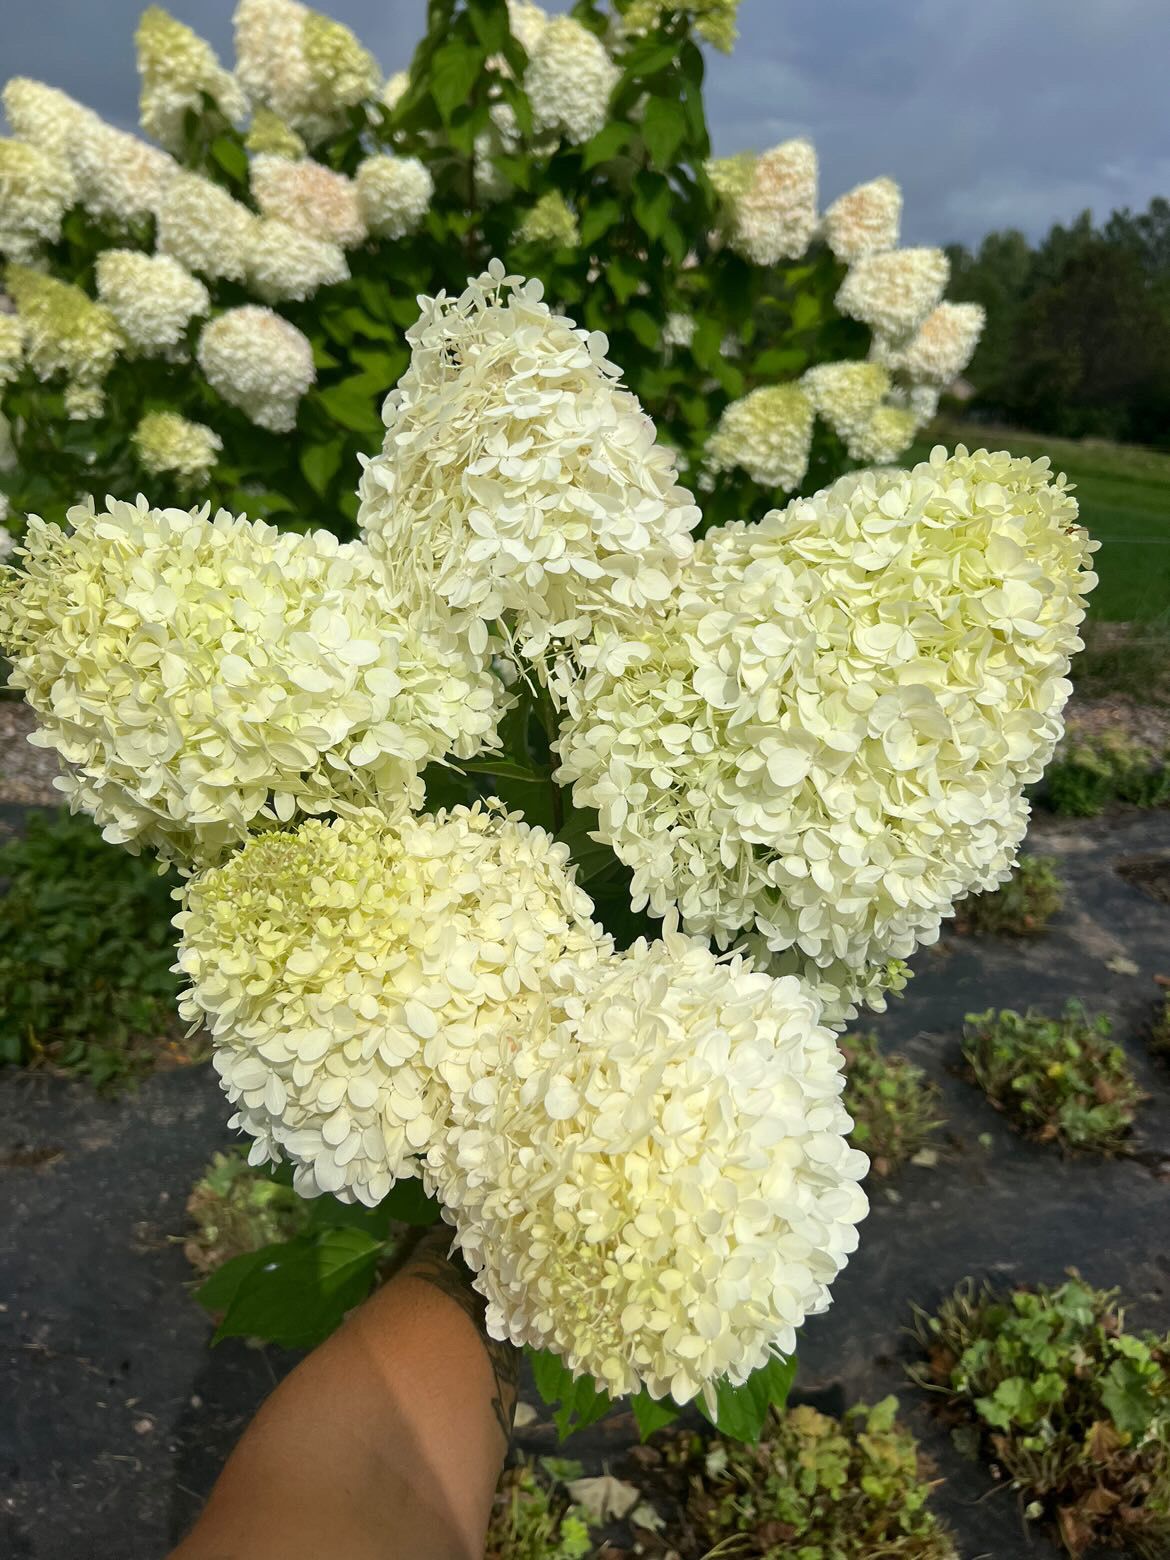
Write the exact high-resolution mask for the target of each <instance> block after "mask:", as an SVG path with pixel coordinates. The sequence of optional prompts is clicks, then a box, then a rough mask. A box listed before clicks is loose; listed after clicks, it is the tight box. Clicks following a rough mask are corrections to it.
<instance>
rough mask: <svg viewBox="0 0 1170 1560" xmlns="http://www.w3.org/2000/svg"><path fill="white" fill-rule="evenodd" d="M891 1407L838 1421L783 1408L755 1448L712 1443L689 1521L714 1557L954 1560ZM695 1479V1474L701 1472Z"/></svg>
mask: <svg viewBox="0 0 1170 1560" xmlns="http://www.w3.org/2000/svg"><path fill="white" fill-rule="evenodd" d="M897 1411H898V1403H897V1399H896V1398H893V1397H888V1398H886V1399H884V1400H883V1401H882V1402H881V1403H877V1404H875V1405H874V1406H873V1407H872V1408H869V1407H866V1406H865V1405H863V1404H858V1405H857V1406H856V1407H855V1408H852V1409H850V1410H848V1411H847V1412H846V1413H845V1414H844V1415H843V1417H842V1418H841V1419H839V1420H838V1419H832V1418H830V1417H829V1416H828V1415H826V1414H822V1413H819V1412H818V1411H817V1410H816V1409H814V1408H810V1407H808V1406H800V1407H797V1408H792V1409H789V1410H788V1412H787V1413H784V1414H781V1415H779V1416H778V1417H777V1418H776V1419H775V1420H774V1422H773V1423H772V1424H770V1425H769V1426H768V1429H767V1432H766V1434H765V1436H764V1439H763V1440H762V1441H761V1442H760V1444H759V1445H758V1446H754V1447H745V1446H740V1445H736V1444H734V1443H731V1442H723V1441H715V1442H712V1443H711V1444H710V1445H709V1446H708V1447H707V1448H706V1449H705V1451H704V1452H703V1454H702V1461H701V1462H699V1459H698V1457H696V1458H695V1461H696V1462H697V1463H698V1468H697V1469H696V1470H695V1471H694V1472H693V1474H692V1481H691V1492H690V1498H689V1500H688V1503H687V1516H688V1518H689V1520H690V1521H691V1522H692V1523H693V1524H694V1526H695V1527H696V1528H697V1530H698V1531H699V1533H700V1534H701V1535H702V1537H703V1538H704V1539H705V1540H706V1541H707V1542H708V1543H710V1544H716V1545H718V1546H719V1547H718V1553H719V1554H720V1555H727V1556H732V1555H736V1556H739V1555H742V1556H760V1557H763V1560H957V1551H956V1549H955V1546H954V1543H953V1541H952V1539H951V1537H950V1534H949V1533H948V1532H947V1530H946V1528H945V1527H944V1526H943V1525H942V1523H941V1522H940V1521H939V1519H938V1518H937V1517H936V1516H935V1514H934V1513H933V1511H931V1509H930V1507H929V1505H928V1503H927V1502H928V1498H929V1495H930V1492H931V1489H932V1488H933V1487H934V1484H933V1482H932V1480H931V1478H930V1474H929V1471H928V1470H927V1468H926V1466H925V1465H924V1463H923V1460H922V1458H921V1456H920V1454H919V1450H918V1445H917V1442H916V1441H915V1440H914V1437H913V1436H912V1435H911V1434H910V1433H909V1431H907V1430H905V1429H903V1428H902V1426H901V1425H899V1424H898V1422H897V1420H896V1418H895V1416H896V1414H897ZM699 1470H701V1471H699Z"/></svg>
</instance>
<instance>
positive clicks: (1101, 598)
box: [911, 421, 1170, 622]
mask: <svg viewBox="0 0 1170 1560" xmlns="http://www.w3.org/2000/svg"><path fill="white" fill-rule="evenodd" d="M930 432H931V434H932V435H933V437H932V438H930V439H928V440H927V441H926V442H925V443H923V442H922V441H920V442H919V443H918V444H917V445H915V447H914V449H913V450H912V451H911V455H912V456H913V458H914V459H916V460H921V459H923V458H925V456H926V455H927V453H929V449H930V445H931V444H932V443H940V444H945V445H946V446H947V448H948V449H951V448H953V447H954V446H955V445H956V444H959V443H963V444H966V445H967V446H968V448H970V449H980V448H988V449H1008V450H1010V451H1011V452H1012V454H1013V455H1031V456H1037V455H1047V456H1049V457H1050V459H1051V461H1052V465H1053V468H1054V469H1055V470H1057V471H1063V472H1064V473H1065V474H1066V475H1067V477H1068V478H1069V480H1070V482H1073V483H1074V484H1075V485H1076V496H1077V500H1078V502H1079V503H1080V506H1081V518H1082V520H1083V521H1084V523H1085V524H1086V525H1087V526H1088V528H1089V530H1090V532H1091V533H1092V534H1093V535H1094V536H1095V537H1096V538H1097V539H1098V540H1099V541H1100V543H1101V550H1100V552H1098V553H1097V554H1096V568H1097V572H1098V574H1099V575H1100V576H1101V582H1100V584H1099V585H1098V586H1097V589H1096V590H1095V591H1094V592H1093V594H1092V596H1091V597H1090V598H1089V599H1090V612H1091V615H1092V617H1093V618H1096V619H1097V620H1098V621H1103V620H1108V621H1111V622H1149V621H1150V620H1151V619H1154V618H1159V617H1163V618H1170V455H1162V454H1159V453H1158V452H1157V451H1156V450H1146V449H1140V448H1138V447H1136V446H1134V445H1127V444H1108V443H1106V442H1105V441H1104V440H1098V439H1090V440H1085V441H1084V442H1080V441H1074V440H1072V439H1049V438H1046V437H1045V436H1044V435H1043V434H1036V433H1018V432H1016V431H1015V430H1014V429H1010V428H994V427H987V426H982V425H978V424H974V423H970V424H963V423H960V422H950V421H947V422H942V421H940V422H939V423H938V424H937V425H936V426H935V427H934V428H932V429H931V430H930Z"/></svg>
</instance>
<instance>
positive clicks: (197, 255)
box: [155, 172, 256, 282]
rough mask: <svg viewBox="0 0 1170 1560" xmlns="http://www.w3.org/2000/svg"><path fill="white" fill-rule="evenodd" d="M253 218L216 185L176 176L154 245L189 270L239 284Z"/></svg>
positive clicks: (198, 177) (195, 177)
mask: <svg viewBox="0 0 1170 1560" xmlns="http://www.w3.org/2000/svg"><path fill="white" fill-rule="evenodd" d="M255 226H256V218H255V216H254V215H253V214H252V212H250V211H249V210H248V208H247V206H243V205H241V204H240V202H239V201H237V200H233V199H232V197H231V196H230V195H229V194H228V192H227V191H226V190H225V189H223V188H222V187H221V186H220V185H218V184H214V183H212V181H211V180H210V179H205V178H204V177H203V175H202V174H200V173H187V172H183V173H180V174H179V176H178V177H177V178H175V179H172V180H171V182H170V184H169V185H168V187H167V189H166V191H165V193H164V195H163V197H162V200H161V201H160V202H159V207H158V229H157V235H156V239H155V242H156V245H157V247H158V249H159V250H160V251H161V252H162V253H163V254H166V255H172V256H173V257H174V258H175V259H176V260H178V261H180V262H181V263H182V264H183V265H185V266H186V267H187V269H188V270H189V271H199V272H201V273H202V274H203V275H204V276H208V277H211V278H212V279H213V280H217V279H223V280H224V281H229V282H242V281H243V280H244V277H245V275H246V274H247V269H248V258H249V253H250V249H251V245H252V235H253V229H254V228H255Z"/></svg>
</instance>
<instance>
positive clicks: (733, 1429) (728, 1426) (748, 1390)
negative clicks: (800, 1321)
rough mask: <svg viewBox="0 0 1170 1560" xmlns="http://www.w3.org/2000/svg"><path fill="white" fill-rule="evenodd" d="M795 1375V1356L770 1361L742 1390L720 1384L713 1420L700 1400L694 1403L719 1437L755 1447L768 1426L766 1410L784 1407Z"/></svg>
mask: <svg viewBox="0 0 1170 1560" xmlns="http://www.w3.org/2000/svg"><path fill="white" fill-rule="evenodd" d="M795 1375H796V1356H795V1355H793V1356H792V1358H791V1359H787V1360H785V1359H773V1360H769V1361H768V1363H767V1364H766V1365H761V1367H760V1368H759V1370H757V1371H755V1372H753V1374H752V1375H750V1376H749V1377H748V1379H747V1380H746V1381H745V1382H744V1384H743V1386H742V1387H733V1386H730V1385H729V1384H728V1383H727V1382H726V1381H721V1382H720V1383H719V1386H718V1389H717V1396H716V1405H715V1414H714V1417H712V1416H711V1414H710V1413H709V1412H708V1410H707V1405H706V1404H705V1403H704V1401H703V1399H702V1398H701V1397H700V1398H697V1399H696V1400H695V1401H696V1403H697V1405H698V1408H699V1411H700V1413H701V1414H702V1415H703V1417H704V1419H708V1420H710V1422H711V1423H712V1424H713V1425H714V1426H715V1428H716V1429H717V1430H718V1431H719V1432H720V1434H721V1435H726V1436H730V1437H731V1439H732V1440H733V1441H750V1442H752V1443H753V1444H754V1443H755V1442H756V1441H758V1440H759V1439H760V1433H761V1431H762V1430H763V1428H764V1425H765V1424H766V1423H767V1419H768V1411H769V1409H771V1408H783V1407H784V1404H785V1403H786V1402H787V1401H788V1390H789V1388H790V1387H791V1386H792V1378H793V1377H794V1376H795Z"/></svg>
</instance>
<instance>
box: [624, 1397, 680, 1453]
mask: <svg viewBox="0 0 1170 1560" xmlns="http://www.w3.org/2000/svg"><path fill="white" fill-rule="evenodd" d="M630 1408H631V1409H632V1410H633V1414H634V1419H635V1420H636V1421H637V1425H638V1434H639V1435H640V1436H641V1437H642V1439H643V1441H645V1440H647V1439H648V1438H649V1437H650V1436H652V1435H653V1434H654V1432H655V1430H661V1429H662V1427H663V1425H668V1424H670V1423H671V1421H672V1420H675V1419H677V1418H678V1409H677V1408H676V1407H675V1405H674V1404H673V1403H672V1402H671V1401H670V1399H669V1398H652V1397H651V1396H650V1394H649V1393H648V1392H646V1391H642V1392H639V1393H638V1395H637V1396H636V1397H632V1398H631V1399H630Z"/></svg>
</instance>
